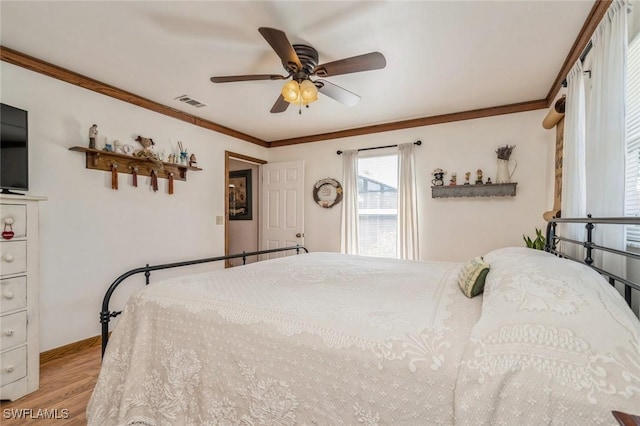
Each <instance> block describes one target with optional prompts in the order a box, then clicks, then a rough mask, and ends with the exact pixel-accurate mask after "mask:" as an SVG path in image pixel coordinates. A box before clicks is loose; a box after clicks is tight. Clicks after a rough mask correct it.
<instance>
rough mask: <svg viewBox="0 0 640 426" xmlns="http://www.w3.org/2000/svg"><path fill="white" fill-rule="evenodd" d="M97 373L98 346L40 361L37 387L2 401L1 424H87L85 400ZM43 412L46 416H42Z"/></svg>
mask: <svg viewBox="0 0 640 426" xmlns="http://www.w3.org/2000/svg"><path fill="white" fill-rule="evenodd" d="M99 372H100V345H97V346H92V347H89V348H86V349H83V350H81V351H78V352H75V353H72V354H69V355H65V356H63V357H61V358H57V359H53V360H50V361H45V362H43V363H42V364H41V365H40V389H38V390H37V391H36V392H33V393H31V394H29V395H27V396H24V397H22V398H20V399H18V400H16V401H13V402H11V401H2V403H0V411H2V414H1V417H0V424H2V426H12V425H24V424H37V425H49V424H51V425H55V426H63V425H86V424H87V417H86V409H87V403H88V402H89V398H90V397H91V392H93V388H94V386H95V384H96V380H97V379H98V373H99ZM39 410H46V413H44V412H42V411H40V412H39ZM18 414H21V415H22V418H17V417H18ZM39 414H40V417H39V418H38V415H39ZM45 415H48V416H49V419H46V420H45V419H43V416H45Z"/></svg>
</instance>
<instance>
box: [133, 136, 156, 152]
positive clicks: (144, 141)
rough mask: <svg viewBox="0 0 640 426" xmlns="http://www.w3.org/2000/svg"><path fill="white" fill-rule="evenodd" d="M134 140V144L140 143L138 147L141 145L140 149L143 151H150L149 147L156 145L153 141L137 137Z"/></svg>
mask: <svg viewBox="0 0 640 426" xmlns="http://www.w3.org/2000/svg"><path fill="white" fill-rule="evenodd" d="M135 140H136V142H140V145H142V148H143V149H145V150H150V149H151V147H152V146H153V145H155V144H156V143H155V142H154V141H153V139H151V138H143V137H142V136H138V137H137V138H136V139H135Z"/></svg>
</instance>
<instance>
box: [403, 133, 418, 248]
mask: <svg viewBox="0 0 640 426" xmlns="http://www.w3.org/2000/svg"><path fill="white" fill-rule="evenodd" d="M417 201H418V200H417V190H416V173H415V155H414V144H413V143H405V144H400V145H398V258H399V259H408V260H418V259H419V258H420V255H419V252H418V237H419V235H418V203H417Z"/></svg>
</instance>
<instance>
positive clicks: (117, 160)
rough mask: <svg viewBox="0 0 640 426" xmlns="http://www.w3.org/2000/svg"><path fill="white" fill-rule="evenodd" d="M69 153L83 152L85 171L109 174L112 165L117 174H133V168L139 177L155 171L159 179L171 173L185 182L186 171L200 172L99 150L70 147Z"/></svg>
mask: <svg viewBox="0 0 640 426" xmlns="http://www.w3.org/2000/svg"><path fill="white" fill-rule="evenodd" d="M69 150H70V151H78V152H84V153H85V154H86V160H87V169H94V170H104V171H108V172H110V171H111V169H112V167H113V165H114V164H115V165H117V170H118V173H127V174H133V171H134V168H135V170H136V173H137V174H138V175H139V176H151V171H152V170H153V171H155V172H156V174H157V176H158V177H159V178H164V179H168V178H169V174H171V173H173V178H174V179H176V180H187V171H188V170H192V171H200V170H202V169H201V168H198V167H193V166H186V165H183V164H174V163H166V162H155V161H152V160H149V159H146V158H139V157H134V156H131V155H126V154H119V153H115V152H109V151H101V150H99V149H91V148H85V147H83V146H72V147H71V148H69Z"/></svg>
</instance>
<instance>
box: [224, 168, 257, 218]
mask: <svg viewBox="0 0 640 426" xmlns="http://www.w3.org/2000/svg"><path fill="white" fill-rule="evenodd" d="M251 195H252V194H251V169H247V170H235V171H232V172H229V220H252V219H253V212H252V209H251Z"/></svg>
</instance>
